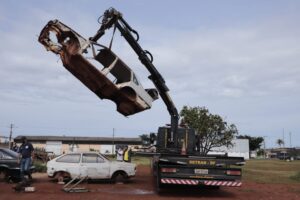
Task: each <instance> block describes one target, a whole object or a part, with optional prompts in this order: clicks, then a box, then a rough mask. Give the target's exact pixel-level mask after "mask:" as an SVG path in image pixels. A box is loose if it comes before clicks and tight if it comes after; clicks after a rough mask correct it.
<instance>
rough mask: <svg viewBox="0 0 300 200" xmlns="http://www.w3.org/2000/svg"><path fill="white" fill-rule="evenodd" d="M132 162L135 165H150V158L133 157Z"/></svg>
mask: <svg viewBox="0 0 300 200" xmlns="http://www.w3.org/2000/svg"><path fill="white" fill-rule="evenodd" d="M132 162H133V163H135V164H136V165H148V166H149V165H150V163H151V158H149V157H140V156H134V157H132Z"/></svg>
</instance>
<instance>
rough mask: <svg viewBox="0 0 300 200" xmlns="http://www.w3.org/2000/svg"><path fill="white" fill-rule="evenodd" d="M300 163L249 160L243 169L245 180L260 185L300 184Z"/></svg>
mask: <svg viewBox="0 0 300 200" xmlns="http://www.w3.org/2000/svg"><path fill="white" fill-rule="evenodd" d="M299 169H300V161H293V162H286V161H282V160H249V161H247V162H246V165H245V166H244V167H243V180H249V181H254V182H258V183H300V172H299Z"/></svg>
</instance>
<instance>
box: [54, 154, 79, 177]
mask: <svg viewBox="0 0 300 200" xmlns="http://www.w3.org/2000/svg"><path fill="white" fill-rule="evenodd" d="M80 158H81V154H79V153H72V154H66V155H63V156H61V157H60V158H58V159H57V160H56V166H55V168H56V171H66V172H69V173H70V175H71V177H72V178H74V177H76V176H78V175H80V174H81V173H80Z"/></svg>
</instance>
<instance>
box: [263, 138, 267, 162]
mask: <svg viewBox="0 0 300 200" xmlns="http://www.w3.org/2000/svg"><path fill="white" fill-rule="evenodd" d="M266 137H267V136H263V138H264V159H266Z"/></svg>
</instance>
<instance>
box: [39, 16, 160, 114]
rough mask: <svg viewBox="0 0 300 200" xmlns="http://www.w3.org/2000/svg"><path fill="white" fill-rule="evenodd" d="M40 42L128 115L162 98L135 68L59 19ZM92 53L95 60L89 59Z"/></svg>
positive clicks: (98, 93)
mask: <svg viewBox="0 0 300 200" xmlns="http://www.w3.org/2000/svg"><path fill="white" fill-rule="evenodd" d="M38 40H39V42H40V43H41V44H43V45H44V47H45V48H46V49H47V50H48V51H52V52H53V53H55V54H57V55H59V56H60V58H61V60H62V63H63V66H64V67H65V68H66V69H67V70H68V71H69V72H71V73H72V74H73V75H74V76H75V77H76V78H77V79H79V80H80V81H81V82H82V83H83V84H84V85H85V86H86V87H88V88H89V89H90V90H91V91H92V92H94V93H95V94H96V95H97V96H98V97H100V98H101V99H109V100H111V101H113V102H115V103H116V105H117V111H118V112H120V113H121V114H123V115H124V116H128V115H133V114H135V113H137V112H141V111H144V110H146V109H149V108H151V106H152V102H153V101H154V100H156V99H158V92H157V90H156V89H144V88H143V86H142V85H141V83H140V81H139V80H138V78H137V76H136V75H135V73H134V72H133V71H132V70H131V68H130V67H128V66H127V65H126V64H125V63H124V62H123V61H122V60H121V59H120V58H119V57H118V56H117V55H116V54H115V53H114V52H113V51H112V50H111V49H110V48H108V47H106V46H104V45H101V44H98V43H96V42H93V41H90V40H88V39H85V38H83V37H82V36H81V35H79V34H78V33H77V32H75V31H74V30H72V29H71V28H69V27H68V26H66V25H65V24H63V23H62V22H60V21H58V20H52V21H49V22H48V24H47V25H46V26H45V27H44V28H43V29H42V31H41V33H40V36H39V39H38ZM88 51H91V53H92V56H91V57H87V56H85V54H87V52H88ZM94 61H96V62H94ZM95 64H97V65H95ZM98 65H100V67H101V68H102V69H100V67H99V66H98Z"/></svg>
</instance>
